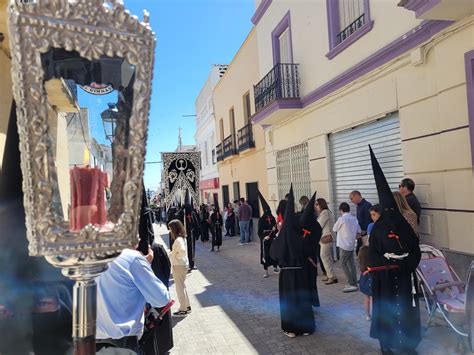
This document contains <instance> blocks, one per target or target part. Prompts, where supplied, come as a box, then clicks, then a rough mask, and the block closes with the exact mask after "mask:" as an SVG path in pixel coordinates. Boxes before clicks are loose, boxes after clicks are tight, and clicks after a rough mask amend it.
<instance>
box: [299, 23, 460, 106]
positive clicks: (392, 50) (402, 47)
mask: <svg viewBox="0 0 474 355" xmlns="http://www.w3.org/2000/svg"><path fill="white" fill-rule="evenodd" d="M452 23H453V22H452V21H438V20H429V21H424V22H422V23H421V24H420V25H419V26H418V27H415V28H414V29H412V30H411V31H409V32H408V33H406V34H404V35H403V36H401V37H399V38H398V39H396V40H395V41H393V42H392V43H390V44H388V45H386V46H385V47H383V48H382V49H380V50H378V51H377V52H375V53H374V54H372V55H371V56H370V57H368V58H366V59H364V60H363V61H362V62H360V63H359V64H356V65H355V66H353V67H352V68H350V69H349V70H346V71H345V72H344V73H342V74H340V75H338V76H337V77H335V78H334V79H332V80H331V81H329V82H327V83H326V84H323V85H322V86H320V87H319V88H317V89H316V90H314V91H312V92H310V93H309V94H308V95H306V96H305V97H303V98H302V99H301V102H302V104H303V107H304V106H307V105H309V104H311V103H313V102H315V101H316V100H319V99H320V98H323V97H324V96H326V95H328V94H330V93H331V92H333V91H335V90H337V89H340V88H341V87H343V86H344V85H347V84H349V83H350V82H352V81H354V80H356V79H357V78H360V77H361V76H362V75H365V74H367V73H369V72H371V71H372V70H374V69H376V68H378V67H380V66H381V65H383V64H385V63H387V62H388V61H390V60H392V59H394V58H396V57H398V56H400V55H401V54H403V53H406V52H407V51H409V50H410V49H412V48H415V47H416V46H418V45H420V44H421V43H423V42H425V41H426V40H428V39H429V38H431V37H432V36H433V35H434V34H436V33H438V32H439V31H441V30H443V29H444V28H446V27H448V26H449V25H451V24H452Z"/></svg>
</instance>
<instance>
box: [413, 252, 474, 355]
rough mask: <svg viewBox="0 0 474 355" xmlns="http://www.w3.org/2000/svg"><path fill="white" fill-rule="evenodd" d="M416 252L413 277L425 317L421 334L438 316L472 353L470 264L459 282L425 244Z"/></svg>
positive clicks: (473, 281)
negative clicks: (421, 295) (420, 291)
mask: <svg viewBox="0 0 474 355" xmlns="http://www.w3.org/2000/svg"><path fill="white" fill-rule="evenodd" d="M420 249H421V252H422V258H421V260H420V264H419V265H418V268H417V270H416V274H417V276H418V280H419V282H420V286H421V290H422V292H423V297H424V300H425V302H426V309H427V311H428V315H429V318H428V323H427V324H426V326H425V331H427V330H428V328H429V327H430V326H431V325H432V324H433V323H434V322H435V320H436V318H437V316H438V318H441V320H442V321H444V322H445V324H446V326H448V327H450V328H451V329H452V330H453V331H455V332H456V333H457V334H458V336H459V337H460V339H459V340H460V342H462V343H463V344H464V341H463V340H464V339H465V338H467V339H468V341H469V346H470V348H471V351H474V346H473V336H474V318H473V317H472V312H473V309H474V261H472V262H471V265H470V267H469V271H468V275H467V279H466V281H462V280H461V278H460V277H459V276H458V274H457V273H456V272H455V271H454V269H453V268H452V267H451V266H449V265H448V263H447V261H446V258H445V256H444V254H443V253H442V252H441V251H440V250H438V249H436V248H434V247H432V246H430V245H425V244H421V245H420Z"/></svg>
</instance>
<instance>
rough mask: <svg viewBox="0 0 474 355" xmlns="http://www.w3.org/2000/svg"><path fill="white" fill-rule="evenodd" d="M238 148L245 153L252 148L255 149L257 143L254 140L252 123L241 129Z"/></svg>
mask: <svg viewBox="0 0 474 355" xmlns="http://www.w3.org/2000/svg"><path fill="white" fill-rule="evenodd" d="M238 146H239V152H243V151H245V150H247V149H250V148H255V141H254V140H253V126H252V124H251V123H249V124H247V125H245V126H243V127H242V128H241V129H239V133H238Z"/></svg>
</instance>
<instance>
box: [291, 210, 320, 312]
mask: <svg viewBox="0 0 474 355" xmlns="http://www.w3.org/2000/svg"><path fill="white" fill-rule="evenodd" d="M296 216H297V217H299V221H300V229H299V233H300V236H301V238H302V240H303V255H304V263H303V268H304V269H305V271H306V276H307V277H308V292H309V295H310V298H311V304H312V306H313V307H319V306H320V302H319V294H318V285H317V275H318V273H317V269H316V264H317V261H318V248H319V241H320V240H321V234H322V229H321V226H320V225H319V223H318V222H317V219H316V216H313V220H312V221H313V222H314V223H311V224H309V225H308V226H303V224H304V223H303V221H302V220H301V214H299V213H298V214H296ZM302 227H306V228H302Z"/></svg>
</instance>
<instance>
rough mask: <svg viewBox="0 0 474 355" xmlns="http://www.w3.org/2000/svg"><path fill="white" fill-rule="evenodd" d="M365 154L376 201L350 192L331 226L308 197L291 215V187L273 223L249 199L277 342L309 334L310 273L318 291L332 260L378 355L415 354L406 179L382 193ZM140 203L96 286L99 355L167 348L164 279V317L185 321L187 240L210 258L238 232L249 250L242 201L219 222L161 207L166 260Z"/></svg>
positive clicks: (323, 207) (321, 205) (322, 207)
mask: <svg viewBox="0 0 474 355" xmlns="http://www.w3.org/2000/svg"><path fill="white" fill-rule="evenodd" d="M371 154H372V163H373V170H374V176H375V180H376V184H377V190H378V195H379V203H378V204H376V205H372V204H371V203H370V202H369V201H367V200H366V199H365V198H364V197H363V196H362V194H361V193H360V192H359V191H357V190H354V191H352V192H351V193H350V194H349V196H348V200H350V201H351V202H352V203H353V204H355V205H356V211H355V212H356V213H355V215H353V214H351V210H350V205H349V203H348V202H342V203H340V205H339V207H338V215H339V216H338V218H337V219H336V216H334V215H333V212H332V211H331V210H330V208H329V206H328V203H327V201H326V200H325V199H324V198H321V197H319V198H316V193H314V195H313V196H312V198H311V199H309V198H308V197H307V196H301V197H300V198H299V200H298V201H299V204H300V208H299V209H298V208H297V207H296V206H295V197H294V193H293V189H292V188H291V189H290V192H289V193H288V195H287V196H286V197H285V199H283V200H281V201H280V202H279V204H278V208H277V210H276V215H275V216H274V215H273V212H272V210H271V208H270V206H269V204H268V203H267V202H266V201H265V198H264V197H263V195H262V194H260V192H259V193H258V194H259V199H260V202H261V205H262V209H263V214H262V216H261V217H260V218H259V220H258V230H257V234H258V236H259V238H260V246H261V249H260V263H261V264H262V265H263V268H264V271H265V273H264V277H265V278H266V277H268V276H269V273H268V269H269V268H270V267H272V268H273V272H274V273H275V274H278V275H279V295H280V297H279V299H280V316H281V328H282V330H283V332H284V334H285V335H286V336H288V337H290V338H294V337H297V336H305V335H310V334H312V333H313V332H315V331H316V327H315V319H314V312H313V308H314V307H320V299H319V295H318V288H317V277H318V269H320V271H321V273H322V281H323V282H324V284H325V287H326V286H328V285H333V284H337V283H338V282H339V279H338V277H337V276H336V274H335V268H334V263H335V262H336V260H340V263H341V267H342V271H343V274H344V278H345V281H346V285H345V286H344V287H343V288H342V292H355V291H359V290H360V292H362V293H363V294H364V309H365V316H366V319H367V320H368V321H371V329H370V335H371V336H372V337H374V338H377V339H378V340H379V342H380V346H381V351H382V353H383V354H392V349H401V350H403V351H405V352H407V353H409V354H411V353H416V351H415V349H416V347H417V345H418V343H419V341H420V340H421V327H420V313H419V305H418V299H417V296H416V294H417V292H416V284H415V282H414V276H413V274H414V272H415V269H416V267H417V265H418V262H419V260H420V257H421V254H420V249H419V240H418V234H417V226H418V221H419V213H420V205H419V203H418V200H417V199H416V196H415V195H414V194H413V191H414V187H415V184H414V182H413V181H412V180H411V179H403V180H402V181H401V183H400V186H399V191H396V192H392V191H390V188H389V185H388V183H387V181H386V180H385V177H384V175H383V172H382V170H381V169H380V166H379V165H378V162H377V160H376V158H375V156H374V155H373V153H372V152H371ZM142 205H143V206H142V212H141V218H140V229H139V235H140V243H139V244H138V245H137V248H136V250H131V249H126V250H124V251H123V252H122V253H121V254H120V256H119V257H118V258H117V259H115V260H114V261H113V262H112V263H111V264H110V267H109V268H108V270H107V271H106V272H104V273H103V274H101V276H100V277H99V278H98V280H97V285H98V293H97V297H98V301H97V305H98V312H97V339H98V340H97V350H98V352H99V353H104V354H106V353H107V351H108V350H109V349H110V348H116V347H120V348H125V349H130V350H132V351H136V352H138V351H141V352H142V353H145V354H147V353H149V354H153V353H160V352H162V351H167V350H169V349H170V347H172V329H171V321H170V316H171V314H170V313H171V312H169V310H170V308H171V305H172V304H173V301H171V298H170V294H169V290H168V287H169V279H170V274H171V273H172V276H173V280H174V284H175V288H176V293H177V296H178V302H179V304H178V305H177V307H178V309H177V310H176V311H175V312H174V313H172V315H173V316H176V317H185V316H187V315H188V314H189V313H191V304H190V300H189V296H188V293H187V290H186V277H187V274H188V273H189V272H192V270H195V269H196V265H195V243H196V241H197V240H199V239H200V240H201V242H203V243H206V242H208V241H209V240H211V249H210V250H211V251H219V248H220V247H221V245H222V236H223V234H224V230H225V231H226V232H227V233H226V235H228V236H232V235H233V234H234V233H235V226H236V225H238V226H239V230H240V243H239V244H240V245H245V244H246V243H249V242H250V237H249V234H250V233H249V227H250V220H252V209H251V207H250V206H249V205H248V203H246V201H245V200H243V201H239V204H238V206H233V205H231V204H229V205H228V207H227V208H226V209H225V212H224V214H223V213H222V212H221V211H220V210H219V207H218V206H215V207H214V209H213V211H212V212H209V211H208V208H207V206H205V205H202V206H201V207H200V209H199V210H197V209H194V208H193V207H192V206H191V204H185V205H184V206H183V207H182V208H179V207H178V208H176V209H170V210H169V211H168V216H167V217H168V224H167V225H168V229H169V235H170V244H169V245H170V248H171V251H169V252H168V253H167V252H166V251H164V249H162V248H163V247H162V246H160V245H158V244H156V243H155V242H154V237H153V217H152V215H153V213H152V212H151V210H150V209H149V208H148V207H147V201H146V198H144V200H143V203H142ZM209 235H211V237H210V238H209ZM356 261H357V264H358V268H357V267H356ZM129 295H133V297H129ZM143 309H145V310H146V312H145V317H143ZM159 337H161V339H159Z"/></svg>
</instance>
